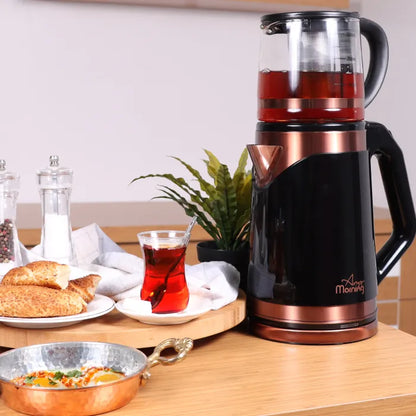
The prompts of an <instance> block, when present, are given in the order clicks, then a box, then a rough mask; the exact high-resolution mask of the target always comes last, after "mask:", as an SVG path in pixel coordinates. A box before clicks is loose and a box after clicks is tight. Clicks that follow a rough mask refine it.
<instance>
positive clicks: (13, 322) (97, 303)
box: [0, 294, 115, 329]
mask: <svg viewBox="0 0 416 416" xmlns="http://www.w3.org/2000/svg"><path fill="white" fill-rule="evenodd" d="M114 303H115V302H114V300H113V299H110V298H108V297H107V296H103V295H97V294H96V295H95V297H94V299H93V300H92V301H91V302H90V303H88V305H87V312H83V313H79V314H77V315H69V316H56V317H53V318H9V317H7V316H0V323H2V324H4V325H7V326H14V327H15V328H26V329H45V328H59V327H62V326H69V325H74V324H76V323H78V322H81V321H84V320H86V319H92V318H97V317H98V316H102V315H105V314H106V313H108V312H110V311H112V310H113V309H114Z"/></svg>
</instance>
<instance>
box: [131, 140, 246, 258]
mask: <svg viewBox="0 0 416 416" xmlns="http://www.w3.org/2000/svg"><path fill="white" fill-rule="evenodd" d="M204 152H205V154H206V155H207V156H208V159H207V160H204V163H205V165H206V169H207V173H208V176H209V178H210V180H211V182H213V183H210V182H209V181H208V180H206V179H204V178H203V177H202V175H201V173H200V172H199V171H198V170H197V169H195V168H193V167H192V166H191V165H190V164H188V163H186V162H184V161H183V160H182V159H180V158H179V157H176V156H171V157H172V158H173V159H174V160H176V161H177V162H178V163H180V164H181V165H182V166H183V167H184V168H185V169H186V170H187V171H188V172H189V173H190V174H191V175H192V178H193V179H194V180H195V183H196V184H197V186H198V187H199V188H198V187H196V186H193V183H190V182H189V181H187V180H185V179H184V178H182V177H176V176H174V175H172V174H169V173H165V174H148V175H142V176H139V177H137V178H134V179H133V180H132V181H131V182H130V183H133V182H137V181H139V180H143V179H149V178H160V179H163V180H166V181H168V182H170V184H171V185H172V186H166V185H159V188H158V189H159V191H160V193H161V194H160V195H158V196H156V197H155V198H156V199H168V200H171V201H174V202H175V203H177V204H178V205H180V206H181V207H182V208H183V209H184V211H185V213H186V215H188V216H190V217H193V216H195V215H196V216H197V222H198V224H199V225H200V226H201V227H202V228H203V229H204V230H205V231H206V232H207V233H208V234H209V235H210V236H211V237H212V238H213V239H214V241H215V242H216V243H217V247H218V248H222V249H233V250H237V249H238V248H240V247H241V246H242V245H244V244H247V241H248V236H249V232H250V215H251V213H250V211H251V187H252V175H251V171H246V165H247V161H248V151H247V149H246V148H244V150H243V152H242V154H241V156H240V159H239V162H238V167H237V169H236V171H235V172H234V175H233V176H232V177H231V175H230V172H229V169H228V167H227V165H225V164H222V163H221V162H220V161H219V159H218V158H217V157H216V156H215V155H214V154H213V153H212V152H210V151H209V150H205V149H204Z"/></svg>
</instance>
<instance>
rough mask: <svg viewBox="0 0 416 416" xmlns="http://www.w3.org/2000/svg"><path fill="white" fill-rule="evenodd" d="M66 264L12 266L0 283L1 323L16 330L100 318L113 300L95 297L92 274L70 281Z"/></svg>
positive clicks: (94, 279)
mask: <svg viewBox="0 0 416 416" xmlns="http://www.w3.org/2000/svg"><path fill="white" fill-rule="evenodd" d="M70 272H71V269H70V267H69V266H67V265H66V264H59V263H56V262H52V261H36V262H32V263H29V264H27V265H26V266H21V267H15V268H13V269H11V270H10V271H9V272H8V273H6V274H5V275H4V277H3V279H2V281H1V283H0V322H1V323H4V324H6V325H8V326H15V327H18V328H36V329H41V328H53V327H60V326H68V325H73V324H75V323H78V322H80V321H83V320H85V319H92V318H96V317H98V316H102V315H104V314H106V313H108V312H110V311H111V310H112V309H113V308H114V301H113V300H112V299H110V298H108V297H106V296H102V295H96V294H95V291H96V288H97V286H98V283H99V281H100V280H101V277H100V276H98V275H95V274H89V275H87V276H84V277H81V278H78V279H74V280H69V276H70Z"/></svg>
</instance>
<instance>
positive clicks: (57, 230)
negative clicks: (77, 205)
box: [37, 155, 77, 265]
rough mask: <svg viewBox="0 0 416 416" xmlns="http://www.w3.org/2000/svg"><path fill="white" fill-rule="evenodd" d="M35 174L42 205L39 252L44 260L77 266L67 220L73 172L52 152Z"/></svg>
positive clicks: (70, 229)
mask: <svg viewBox="0 0 416 416" xmlns="http://www.w3.org/2000/svg"><path fill="white" fill-rule="evenodd" d="M37 176H38V185H39V192H40V197H41V206H42V234H41V241H40V248H41V253H40V254H41V256H42V257H44V258H45V259H47V260H51V261H56V262H58V263H63V264H71V265H76V264H77V261H76V255H75V252H74V248H73V245H72V228H71V219H70V196H71V190H72V178H73V172H72V170H71V169H69V168H64V167H61V166H59V157H58V156H56V155H53V156H50V157H49V166H48V167H47V168H45V169H40V170H38V172H37Z"/></svg>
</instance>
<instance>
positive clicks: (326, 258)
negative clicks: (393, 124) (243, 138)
mask: <svg viewBox="0 0 416 416" xmlns="http://www.w3.org/2000/svg"><path fill="white" fill-rule="evenodd" d="M248 149H249V152H250V156H251V158H252V161H253V166H254V168H253V170H254V181H253V198H252V232H251V260H250V265H249V273H248V288H247V293H248V313H249V321H250V326H251V328H252V330H253V332H254V333H256V334H257V335H259V336H261V337H264V338H267V339H272V340H276V341H283V342H291V343H304V344H335V343H345V342H352V341H358V340H361V339H365V338H368V337H370V336H372V335H374V334H375V333H376V331H377V307H376V296H377V286H378V284H379V283H380V282H381V280H382V279H383V278H384V277H385V276H386V274H387V273H388V271H389V270H390V269H391V268H392V267H393V265H394V264H395V263H396V262H397V261H398V259H399V258H400V256H401V255H402V254H403V253H404V251H405V250H406V249H407V247H408V246H409V245H410V244H411V242H412V240H413V237H414V235H415V231H416V221H415V212H414V207H413V202H412V198H411V194H410V188H409V183H408V178H407V174H406V169H405V165H404V160H403V156H402V153H401V151H400V148H399V147H398V146H397V144H396V142H395V141H394V139H393V138H392V136H391V134H390V132H389V131H388V130H387V129H386V128H385V127H384V126H382V125H381V124H378V123H369V122H363V121H359V122H349V123H302V124H296V123H292V124H291V123H265V122H259V123H258V125H257V133H256V144H254V145H249V146H248ZM372 156H376V157H377V158H378V160H379V166H380V171H381V174H382V178H383V182H384V186H385V192H386V195H387V199H388V203H389V208H390V211H391V214H392V221H393V229H394V231H393V234H392V236H391V238H390V239H389V241H388V242H387V243H386V244H385V246H384V247H382V249H381V250H380V251H379V252H378V253H377V254H376V251H375V241H374V226H373V206H372V191H371V179H370V175H371V172H370V159H371V157H372Z"/></svg>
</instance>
